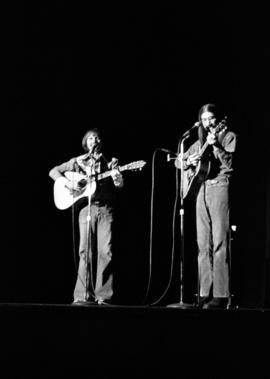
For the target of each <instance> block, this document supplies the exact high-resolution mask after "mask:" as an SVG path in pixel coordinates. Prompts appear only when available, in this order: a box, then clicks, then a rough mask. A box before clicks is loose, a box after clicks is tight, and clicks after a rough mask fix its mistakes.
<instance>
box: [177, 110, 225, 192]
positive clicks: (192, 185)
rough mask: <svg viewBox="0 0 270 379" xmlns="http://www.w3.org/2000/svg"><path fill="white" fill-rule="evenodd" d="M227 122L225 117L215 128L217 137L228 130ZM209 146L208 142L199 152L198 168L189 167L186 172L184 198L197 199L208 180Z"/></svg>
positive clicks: (184, 176) (209, 164)
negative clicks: (207, 157)
mask: <svg viewBox="0 0 270 379" xmlns="http://www.w3.org/2000/svg"><path fill="white" fill-rule="evenodd" d="M226 120H227V117H224V119H223V120H222V121H221V122H220V123H219V124H218V125H217V126H216V127H215V128H214V130H213V133H214V134H215V135H217V134H221V133H223V132H224V131H225V130H226V129H227V126H226ZM208 146H209V144H208V142H207V141H206V142H205V143H204V144H203V146H202V147H201V149H200V152H199V158H200V160H199V162H198V164H197V166H196V167H193V166H192V167H189V168H188V169H187V170H184V173H183V198H186V197H187V196H191V197H192V198H196V196H197V194H198V192H199V189H200V187H201V184H202V182H203V181H204V180H206V179H207V177H208V175H209V172H210V168H211V162H210V161H209V159H206V155H207V154H206V150H207V147H208Z"/></svg>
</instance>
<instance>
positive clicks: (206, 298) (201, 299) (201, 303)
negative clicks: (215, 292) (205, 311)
mask: <svg viewBox="0 0 270 379" xmlns="http://www.w3.org/2000/svg"><path fill="white" fill-rule="evenodd" d="M210 300H211V298H210V297H209V296H199V300H198V303H197V308H203V307H204V306H205V305H206V304H207V303H209V302H210Z"/></svg>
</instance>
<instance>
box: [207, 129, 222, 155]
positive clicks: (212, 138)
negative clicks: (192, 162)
mask: <svg viewBox="0 0 270 379" xmlns="http://www.w3.org/2000/svg"><path fill="white" fill-rule="evenodd" d="M206 141H207V143H208V145H211V146H213V149H214V150H216V149H217V148H218V147H219V146H218V141H217V134H216V130H215V128H214V129H212V128H210V130H209V133H208V135H207V137H206Z"/></svg>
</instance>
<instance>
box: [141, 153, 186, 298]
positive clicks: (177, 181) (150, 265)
mask: <svg viewBox="0 0 270 379" xmlns="http://www.w3.org/2000/svg"><path fill="white" fill-rule="evenodd" d="M164 150H165V149H161V148H156V149H155V150H154V153H153V157H152V186H151V201H150V204H151V205H150V238H149V239H150V242H149V274H148V284H147V290H146V294H145V297H144V300H143V304H145V303H146V300H147V298H148V296H149V292H150V287H151V281H152V264H153V262H152V261H153V211H154V206H153V205H154V186H155V158H156V153H157V151H164ZM178 171H179V170H176V180H175V183H176V186H175V191H176V196H175V201H174V210H173V220H172V250H171V266H170V274H169V280H168V284H167V286H166V288H165V290H164V291H163V293H162V295H161V296H160V297H159V298H158V299H157V300H156V301H154V302H151V303H150V304H148V305H156V304H157V303H159V302H160V301H161V300H162V299H163V298H164V296H165V295H166V294H167V292H168V290H169V288H170V285H171V282H172V276H173V262H174V256H175V219H176V209H177V202H178V193H179V173H178Z"/></svg>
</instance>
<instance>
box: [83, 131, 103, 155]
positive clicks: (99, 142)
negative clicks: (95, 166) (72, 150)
mask: <svg viewBox="0 0 270 379" xmlns="http://www.w3.org/2000/svg"><path fill="white" fill-rule="evenodd" d="M92 133H93V134H95V135H96V136H97V147H96V152H97V153H99V152H100V150H101V146H102V138H101V133H100V131H99V129H98V128H92V129H89V130H88V131H87V132H86V133H85V135H84V136H83V138H82V148H83V150H84V151H86V152H88V147H87V138H88V137H89V135H90V134H92Z"/></svg>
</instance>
